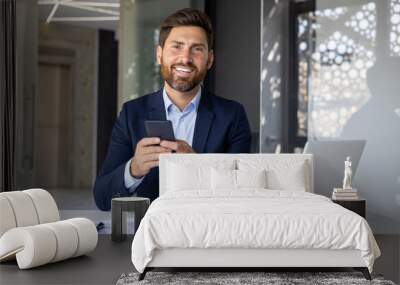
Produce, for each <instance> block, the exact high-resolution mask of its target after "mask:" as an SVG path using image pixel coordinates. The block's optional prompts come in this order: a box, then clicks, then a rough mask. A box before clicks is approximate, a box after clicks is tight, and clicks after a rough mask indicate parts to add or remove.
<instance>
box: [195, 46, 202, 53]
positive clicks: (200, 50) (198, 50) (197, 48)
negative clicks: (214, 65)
mask: <svg viewBox="0 0 400 285" xmlns="http://www.w3.org/2000/svg"><path fill="white" fill-rule="evenodd" d="M194 50H195V51H196V52H202V51H203V50H204V49H203V48H202V47H196V48H194Z"/></svg>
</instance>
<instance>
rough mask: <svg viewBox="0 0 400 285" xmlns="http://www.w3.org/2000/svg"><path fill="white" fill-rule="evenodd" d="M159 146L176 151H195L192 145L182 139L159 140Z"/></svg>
mask: <svg viewBox="0 0 400 285" xmlns="http://www.w3.org/2000/svg"><path fill="white" fill-rule="evenodd" d="M160 146H162V147H165V148H168V149H170V150H173V151H175V152H176V153H195V151H194V150H193V149H192V147H191V146H190V145H189V144H188V143H187V142H185V141H183V140H176V141H174V142H173V141H161V143H160Z"/></svg>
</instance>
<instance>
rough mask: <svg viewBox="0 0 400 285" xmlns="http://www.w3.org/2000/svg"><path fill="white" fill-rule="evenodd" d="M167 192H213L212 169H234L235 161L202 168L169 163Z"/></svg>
mask: <svg viewBox="0 0 400 285" xmlns="http://www.w3.org/2000/svg"><path fill="white" fill-rule="evenodd" d="M166 167H167V168H168V169H167V174H168V176H167V183H166V184H167V191H185V190H193V189H197V190H211V188H212V186H211V175H212V174H211V173H212V169H214V168H216V169H225V170H229V169H234V168H235V161H230V162H229V163H228V162H220V163H216V164H214V167H212V166H210V165H206V166H202V165H201V164H192V163H179V164H178V163H174V162H168V164H167V166H166Z"/></svg>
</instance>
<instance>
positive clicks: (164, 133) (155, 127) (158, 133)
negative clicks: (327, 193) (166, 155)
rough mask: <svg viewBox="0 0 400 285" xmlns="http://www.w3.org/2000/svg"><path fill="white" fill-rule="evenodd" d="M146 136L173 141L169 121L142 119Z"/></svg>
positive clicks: (172, 131) (172, 132) (173, 137)
mask: <svg viewBox="0 0 400 285" xmlns="http://www.w3.org/2000/svg"><path fill="white" fill-rule="evenodd" d="M144 126H145V128H146V133H147V137H157V138H160V139H161V140H166V141H175V135H174V129H173V128H172V122H171V121H168V120H167V121H148V120H147V121H144Z"/></svg>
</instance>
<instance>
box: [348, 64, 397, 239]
mask: <svg viewBox="0 0 400 285" xmlns="http://www.w3.org/2000/svg"><path fill="white" fill-rule="evenodd" d="M399 71H400V58H399V57H396V58H394V57H388V58H382V59H378V60H377V61H376V62H375V65H374V66H373V67H371V68H370V69H369V70H368V72H367V84H368V88H369V90H370V93H371V98H370V99H369V101H368V102H367V103H366V104H365V105H364V106H363V107H362V108H361V109H360V110H359V111H357V112H356V113H354V115H353V116H352V117H351V118H350V119H349V120H348V122H347V124H346V126H345V127H344V129H343V132H342V136H341V137H342V138H345V139H355V138H357V139H366V140H367V145H366V147H365V150H364V153H363V156H362V158H361V161H360V165H359V168H358V170H357V174H356V177H355V180H356V181H357V187H358V188H359V191H360V194H361V195H362V196H363V197H365V198H366V199H367V201H368V205H367V218H368V221H369V222H370V224H371V226H372V228H373V230H374V232H378V233H400V95H399V92H400V78H399V75H398V74H399Z"/></svg>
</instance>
